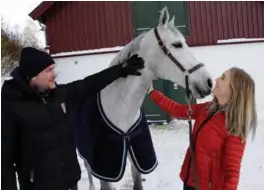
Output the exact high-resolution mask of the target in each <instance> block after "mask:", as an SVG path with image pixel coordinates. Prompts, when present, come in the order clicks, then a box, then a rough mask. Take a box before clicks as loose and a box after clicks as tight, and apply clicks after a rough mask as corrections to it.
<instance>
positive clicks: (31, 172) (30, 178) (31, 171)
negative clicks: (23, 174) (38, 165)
mask: <svg viewBox="0 0 264 190" xmlns="http://www.w3.org/2000/svg"><path fill="white" fill-rule="evenodd" d="M29 181H30V182H31V183H33V182H34V171H33V170H30V174H29Z"/></svg>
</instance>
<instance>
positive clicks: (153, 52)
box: [86, 7, 212, 190]
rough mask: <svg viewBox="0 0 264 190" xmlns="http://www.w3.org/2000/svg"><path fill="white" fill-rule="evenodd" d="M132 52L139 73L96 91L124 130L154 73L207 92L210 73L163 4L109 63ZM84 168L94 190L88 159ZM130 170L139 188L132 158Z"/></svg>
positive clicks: (134, 117)
mask: <svg viewBox="0 0 264 190" xmlns="http://www.w3.org/2000/svg"><path fill="white" fill-rule="evenodd" d="M164 48H165V49H164ZM169 53H170V54H169ZM133 54H138V55H139V56H140V57H142V58H143V59H144V60H145V68H144V69H143V70H142V71H141V73H142V75H141V76H139V77H138V76H136V77H135V76H129V77H127V78H120V79H118V80H116V81H115V82H113V83H111V84H110V85H108V86H107V87H106V88H105V89H103V90H102V91H101V93H100V98H101V104H102V108H103V111H104V113H105V115H106V117H107V118H108V119H109V120H110V121H111V122H112V123H113V124H114V125H115V126H116V127H118V128H119V129H120V130H121V131H123V132H124V133H126V132H127V131H128V130H129V128H130V127H131V126H132V125H133V124H134V123H135V122H136V121H137V120H138V118H139V117H140V107H141V105H142V103H143V101H144V98H145V96H146V93H147V90H148V88H149V86H150V85H151V83H152V80H153V79H154V78H156V77H157V78H161V79H165V80H170V81H172V82H173V83H176V84H178V85H180V86H181V87H183V88H186V76H188V81H187V83H188V88H189V89H190V90H191V92H192V93H193V95H194V96H195V97H196V98H203V97H205V96H207V95H209V94H210V92H211V88H212V81H211V75H210V74H209V72H208V71H207V69H206V67H205V66H204V65H201V64H200V63H199V62H198V61H197V59H196V58H195V57H194V56H193V54H192V52H191V50H190V48H189V47H188V45H187V44H186V42H185V38H184V36H183V35H182V34H181V32H180V31H179V30H178V29H177V28H176V27H175V26H174V17H173V18H172V19H171V20H170V21H169V12H168V10H167V8H166V7H165V8H163V9H162V11H161V14H160V18H159V24H158V26H157V27H156V28H153V29H151V30H149V31H148V32H146V33H143V34H141V35H140V36H138V37H137V38H136V39H134V40H133V41H131V42H130V43H129V44H127V45H126V46H125V47H124V48H123V49H122V50H121V51H120V52H119V54H118V55H117V56H116V57H115V58H114V59H113V61H112V62H111V64H110V66H112V65H116V64H119V63H122V62H124V61H125V60H126V59H127V58H128V57H129V56H131V55H133ZM188 70H189V72H187V71H188ZM129 157H131V155H129ZM86 168H87V171H88V173H89V182H90V190H94V189H95V187H94V183H93V180H92V176H91V174H90V169H89V165H88V163H86ZM131 170H132V177H133V181H134V189H136V190H141V189H143V186H142V179H141V174H140V172H138V171H137V169H136V167H135V166H134V165H133V163H132V162H131ZM100 183H101V189H113V188H112V185H111V183H109V182H105V181H102V180H100Z"/></svg>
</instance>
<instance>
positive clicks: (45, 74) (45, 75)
mask: <svg viewBox="0 0 264 190" xmlns="http://www.w3.org/2000/svg"><path fill="white" fill-rule="evenodd" d="M55 79H56V74H55V64H53V65H50V66H49V67H47V68H46V69H44V70H43V71H41V72H40V73H39V74H38V75H36V76H35V77H33V78H32V79H31V81H30V84H31V85H32V86H35V87H37V88H38V89H39V90H40V91H45V90H50V89H54V88H55V87H56V84H55Z"/></svg>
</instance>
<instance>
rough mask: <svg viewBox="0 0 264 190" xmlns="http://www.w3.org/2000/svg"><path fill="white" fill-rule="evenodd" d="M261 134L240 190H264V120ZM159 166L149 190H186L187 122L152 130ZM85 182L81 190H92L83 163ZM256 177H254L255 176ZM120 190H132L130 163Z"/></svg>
mask: <svg viewBox="0 0 264 190" xmlns="http://www.w3.org/2000/svg"><path fill="white" fill-rule="evenodd" d="M259 123H260V124H259V131H258V135H257V136H256V139H255V141H254V142H253V143H251V142H248V145H247V148H246V151H245V157H244V159H243V162H242V168H241V177H240V183H239V188H238V190H264V181H263V177H264V151H263V146H264V138H263V135H264V128H263V127H262V126H263V125H264V119H263V118H261V119H259ZM151 134H152V138H153V142H154V147H155V150H156V154H157V158H158V162H159V165H158V166H157V168H156V170H154V171H153V172H152V173H151V174H149V175H143V177H144V178H145V179H146V181H145V182H143V186H144V189H146V190H161V189H162V190H163V189H164V190H175V189H182V182H181V180H180V178H179V172H180V169H181V164H182V161H183V159H184V154H185V151H186V148H187V147H188V125H187V124H186V123H184V122H176V124H172V125H171V126H169V127H168V126H164V127H162V128H158V129H157V128H155V127H151ZM80 164H81V168H82V179H81V181H80V182H79V184H78V185H79V188H80V190H88V187H89V181H88V177H87V172H86V170H85V168H84V165H83V162H82V160H81V159H80ZM253 175H254V176H253ZM94 182H95V186H96V189H98V190H99V189H100V188H99V187H100V186H99V181H98V180H97V179H96V178H94ZM113 185H114V187H116V188H117V190H131V189H132V185H133V181H132V176H131V171H130V162H129V161H128V164H127V167H126V171H125V175H124V177H123V179H122V180H121V181H119V182H117V183H114V184H113Z"/></svg>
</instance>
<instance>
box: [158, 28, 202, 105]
mask: <svg viewBox="0 0 264 190" xmlns="http://www.w3.org/2000/svg"><path fill="white" fill-rule="evenodd" d="M154 33H155V36H156V38H157V40H158V44H159V46H160V47H161V49H162V51H163V52H164V53H165V55H167V56H168V57H169V58H170V59H171V60H172V62H173V63H174V64H175V65H177V66H178V68H179V69H180V70H181V71H182V72H183V73H184V74H185V86H186V95H187V98H188V99H189V100H190V97H191V91H190V87H189V75H190V74H191V73H193V72H194V71H196V70H198V69H199V68H201V67H203V66H204V64H203V63H199V64H198V65H195V66H194V67H193V68H191V69H189V70H187V69H185V68H184V67H183V66H182V64H180V63H179V61H178V60H177V59H176V58H175V57H174V56H173V55H172V54H171V52H170V51H169V50H168V48H166V46H165V45H164V43H163V42H162V40H161V38H160V35H159V33H158V29H157V28H155V29H154Z"/></svg>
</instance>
